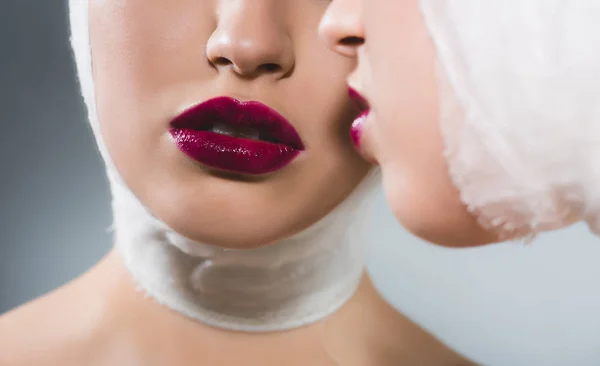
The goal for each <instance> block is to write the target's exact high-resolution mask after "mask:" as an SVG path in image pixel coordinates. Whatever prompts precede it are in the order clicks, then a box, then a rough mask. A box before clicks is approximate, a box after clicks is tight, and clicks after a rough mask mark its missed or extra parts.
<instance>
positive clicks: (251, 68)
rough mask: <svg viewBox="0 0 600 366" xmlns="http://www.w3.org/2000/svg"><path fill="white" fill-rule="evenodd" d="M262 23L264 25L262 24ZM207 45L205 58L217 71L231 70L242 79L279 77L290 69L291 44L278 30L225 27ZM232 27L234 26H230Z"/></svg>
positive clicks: (265, 27) (236, 25)
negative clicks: (262, 76)
mask: <svg viewBox="0 0 600 366" xmlns="http://www.w3.org/2000/svg"><path fill="white" fill-rule="evenodd" d="M263 23H264V22H263ZM228 25H229V27H227V28H222V29H217V30H216V31H215V33H214V34H213V35H212V37H211V38H210V39H209V41H208V43H207V46H206V48H207V57H208V59H209V61H210V63H211V64H212V65H213V66H214V67H215V68H216V69H218V70H224V69H231V70H232V71H233V72H235V73H236V74H238V75H240V76H243V77H250V78H253V77H258V76H260V75H272V76H275V77H283V76H285V75H286V74H288V73H289V72H290V71H291V70H292V69H293V66H294V52H293V47H292V45H291V40H290V38H289V37H288V36H287V34H286V32H284V31H282V30H281V29H279V27H276V26H275V27H273V26H271V27H267V26H266V25H265V24H263V25H262V26H254V27H245V26H244V27H242V26H240V25H241V24H240V23H239V22H238V23H231V22H230V23H228ZM234 25H235V26H234Z"/></svg>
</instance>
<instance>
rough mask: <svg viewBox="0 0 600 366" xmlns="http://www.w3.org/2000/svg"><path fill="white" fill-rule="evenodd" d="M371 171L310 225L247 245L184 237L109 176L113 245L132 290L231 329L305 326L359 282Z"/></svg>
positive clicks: (330, 309) (335, 307)
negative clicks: (134, 287) (216, 243)
mask: <svg viewBox="0 0 600 366" xmlns="http://www.w3.org/2000/svg"><path fill="white" fill-rule="evenodd" d="M375 175H376V174H372V175H371V176H369V177H368V178H367V179H366V180H365V181H364V182H363V184H362V185H361V186H360V187H358V189H357V190H356V191H355V192H354V193H353V194H352V196H351V197H349V198H348V199H347V200H346V201H344V202H343V203H342V204H341V205H340V206H338V207H337V208H336V209H335V210H334V211H333V212H332V213H330V214H329V215H328V216H326V217H325V218H323V219H322V220H320V221H319V222H318V223H317V224H315V225H313V226H312V227H310V228H308V229H306V230H304V231H303V232H301V233H299V234H297V235H294V236H293V237H290V238H286V239H283V240H280V241H278V242H276V243H271V244H269V245H266V246H264V247H260V248H257V249H250V250H232V249H224V248H220V247H218V246H213V245H208V244H204V243H198V242H193V241H191V240H189V239H186V238H184V237H182V236H181V235H179V234H177V233H175V232H174V231H172V230H171V229H169V228H168V227H166V226H165V225H164V224H163V223H162V222H160V221H158V220H157V219H156V218H154V217H153V216H152V215H151V214H149V213H148V212H147V210H146V209H144V207H143V206H142V205H141V204H140V203H139V201H137V199H136V198H135V197H134V196H133V195H132V194H131V193H130V192H129V191H128V190H127V189H126V188H124V187H123V186H122V185H121V184H119V183H118V182H112V183H113V184H112V188H113V196H114V200H113V209H114V213H115V240H116V248H117V250H118V251H119V253H120V255H121V257H122V258H123V260H124V263H125V265H126V267H127V268H128V270H129V272H130V273H131V274H132V276H133V277H134V279H135V281H136V282H137V284H138V286H139V287H140V289H141V290H143V291H144V292H145V293H146V294H148V295H149V296H150V297H152V298H154V299H155V300H157V301H158V302H159V303H161V304H162V305H164V306H166V307H168V308H171V309H172V310H175V311H177V312H179V313H182V314H183V315H186V316H188V317H191V318H193V319H196V320H198V321H201V322H203V323H206V324H208V325H210V326H214V327H218V328H223V329H228V330H237V331H249V332H266V331H279V330H286V329H292V328H297V327H301V326H305V325H308V324H311V323H314V322H316V321H319V320H321V319H323V318H325V317H327V316H328V315H330V314H332V313H333V312H335V311H336V310H338V309H339V308H341V307H342V306H343V305H344V304H345V303H346V302H347V301H348V300H349V299H350V298H351V297H352V295H353V294H354V292H355V291H356V289H357V287H358V284H359V283H360V280H361V277H362V274H363V264H364V261H363V258H364V256H363V249H364V240H363V237H362V231H363V230H362V228H363V227H364V225H363V224H364V223H365V219H366V214H367V212H368V209H367V207H366V206H365V205H368V204H369V202H372V201H373V200H372V199H370V197H369V195H371V194H372V193H373V192H374V190H373V189H372V188H373V183H374V178H375V177H374V176H375Z"/></svg>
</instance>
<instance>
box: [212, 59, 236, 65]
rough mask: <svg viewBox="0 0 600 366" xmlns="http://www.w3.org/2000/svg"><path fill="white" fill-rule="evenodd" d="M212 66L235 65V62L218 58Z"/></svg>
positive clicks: (213, 61)
mask: <svg viewBox="0 0 600 366" xmlns="http://www.w3.org/2000/svg"><path fill="white" fill-rule="evenodd" d="M212 64H213V65H215V66H228V65H231V64H233V62H231V61H230V60H229V59H228V58H226V57H216V58H215V59H214V60H212Z"/></svg>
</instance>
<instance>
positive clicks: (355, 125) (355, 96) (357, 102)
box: [348, 88, 370, 148]
mask: <svg viewBox="0 0 600 366" xmlns="http://www.w3.org/2000/svg"><path fill="white" fill-rule="evenodd" d="M348 95H349V96H350V99H351V100H352V102H353V103H354V106H355V107H356V108H357V109H358V110H359V111H360V114H359V115H358V117H356V119H355V120H354V122H352V128H351V129H350V137H352V142H354V146H356V147H357V148H359V147H360V140H361V137H362V130H363V126H364V123H365V121H366V120H367V118H368V117H369V112H370V107H369V103H368V102H367V100H366V99H365V98H364V97H363V96H362V95H360V93H359V92H357V91H356V90H355V89H353V88H348Z"/></svg>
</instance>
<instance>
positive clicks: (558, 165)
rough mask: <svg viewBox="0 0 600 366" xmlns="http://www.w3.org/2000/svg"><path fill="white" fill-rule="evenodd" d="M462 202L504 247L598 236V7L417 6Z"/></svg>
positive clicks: (459, 2) (534, 3)
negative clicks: (546, 238)
mask: <svg viewBox="0 0 600 366" xmlns="http://www.w3.org/2000/svg"><path fill="white" fill-rule="evenodd" d="M420 5H421V10H422V13H423V16H424V19H425V22H426V24H427V26H428V28H429V30H430V33H431V35H432V38H433V41H434V44H435V46H436V48H437V53H438V57H439V65H440V74H439V75H440V78H439V79H440V90H441V93H440V95H441V128H442V132H443V135H444V138H445V143H446V148H447V151H446V154H447V161H448V163H449V169H450V175H451V177H452V179H453V180H454V183H455V184H456V186H457V187H458V189H459V190H460V192H461V198H462V200H463V202H464V203H465V204H466V205H467V206H468V207H469V209H470V210H471V211H472V212H473V213H474V214H475V215H477V217H478V218H479V219H480V221H481V223H482V224H483V225H484V226H486V227H488V228H492V229H494V230H496V231H497V232H498V233H499V234H501V235H502V236H503V238H505V239H508V238H512V237H515V236H523V235H528V236H529V237H530V238H532V237H533V236H534V235H535V234H536V233H538V232H540V231H544V230H550V229H554V228H558V227H561V226H564V225H567V224H569V223H572V222H574V221H577V220H584V221H586V222H587V223H588V224H589V226H590V228H591V230H592V231H593V232H595V233H596V234H598V233H600V217H599V210H600V197H599V194H600V189H599V188H600V187H599V185H600V171H599V169H600V151H599V149H600V144H599V142H600V141H599V140H600V138H599V137H600V134H599V132H600V21H599V19H600V1H597V0H576V1H570V0H518V1H499V0H495V1H494V0H492V1H481V0H478V1H475V0H472V1H468V0H421V2H420Z"/></svg>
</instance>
